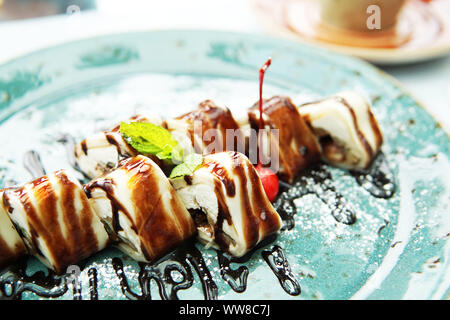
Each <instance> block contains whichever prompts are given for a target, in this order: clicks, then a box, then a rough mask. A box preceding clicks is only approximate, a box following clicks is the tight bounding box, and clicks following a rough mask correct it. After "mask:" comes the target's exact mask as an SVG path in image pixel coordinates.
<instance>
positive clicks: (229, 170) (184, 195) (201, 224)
mask: <svg viewBox="0 0 450 320" xmlns="http://www.w3.org/2000/svg"><path fill="white" fill-rule="evenodd" d="M171 181H172V184H173V186H174V187H175V189H176V190H177V194H178V196H179V197H180V198H181V200H182V201H183V203H184V205H185V206H186V208H188V210H189V211H190V212H191V214H192V215H193V217H194V221H195V222H196V225H197V229H198V236H199V239H200V240H201V241H202V242H204V243H206V244H207V246H212V247H215V248H219V249H221V250H223V251H225V252H228V253H229V254H231V255H233V256H236V257H240V256H243V255H244V254H245V253H247V252H248V251H249V250H250V249H252V248H253V247H255V246H256V245H257V244H258V243H259V242H260V241H261V240H263V239H264V238H265V237H267V236H268V235H269V234H272V233H275V232H277V231H278V230H279V229H280V228H281V224H282V223H281V219H280V217H279V215H278V213H277V212H276V211H275V209H274V208H273V207H272V204H271V203H270V201H269V199H268V198H267V196H266V194H265V192H264V189H263V186H262V184H261V180H260V179H259V176H258V174H257V172H256V170H255V168H254V166H253V165H252V164H251V163H250V161H249V160H248V158H247V157H246V156H245V155H243V154H241V153H237V152H221V153H216V154H211V155H207V156H205V157H204V162H203V164H202V165H201V167H200V168H198V169H197V170H195V171H194V173H193V175H191V176H185V177H184V178H176V179H172V180H171Z"/></svg>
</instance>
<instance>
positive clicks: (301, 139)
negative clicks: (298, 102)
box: [248, 96, 320, 182]
mask: <svg viewBox="0 0 450 320" xmlns="http://www.w3.org/2000/svg"><path fill="white" fill-rule="evenodd" d="M248 116H249V122H250V126H251V127H252V129H254V130H256V131H258V129H259V118H260V116H259V109H258V104H257V103H256V104H255V105H253V107H252V108H251V109H250V110H249V113H248ZM263 121H264V125H265V127H266V128H267V127H269V128H270V129H278V130H279V141H278V150H277V152H278V154H279V160H280V170H279V176H280V178H281V179H282V180H284V181H286V182H292V181H293V180H294V178H295V177H296V176H297V175H298V173H299V172H301V171H302V170H304V169H305V168H307V167H308V166H309V165H311V164H312V163H315V162H316V161H317V160H318V159H319V157H320V152H319V145H318V144H317V141H316V138H315V137H314V135H313V133H312V132H311V130H310V128H309V127H308V126H307V124H306V122H305V121H304V120H303V118H302V117H301V115H300V113H299V112H298V110H297V106H295V105H294V104H293V103H292V101H291V99H289V98H288V97H280V96H274V97H272V98H270V99H265V100H264V101H263ZM260 148H261V146H260ZM262 148H264V150H266V151H265V152H264V154H268V152H267V149H268V148H269V147H268V146H262ZM271 151H272V150H271Z"/></svg>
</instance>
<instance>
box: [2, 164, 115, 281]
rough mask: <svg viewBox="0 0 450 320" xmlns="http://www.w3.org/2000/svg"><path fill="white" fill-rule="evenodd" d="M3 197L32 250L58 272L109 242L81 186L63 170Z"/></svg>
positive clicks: (10, 191)
mask: <svg viewBox="0 0 450 320" xmlns="http://www.w3.org/2000/svg"><path fill="white" fill-rule="evenodd" d="M4 200H5V201H4V202H5V204H6V207H7V208H8V211H9V212H10V217H11V219H12V221H13V223H14V225H15V226H16V228H17V229H19V230H20V231H21V235H22V237H23V239H24V241H25V243H26V244H27V246H28V249H29V251H30V252H31V253H32V254H34V255H36V256H37V257H38V258H39V259H40V260H41V261H42V262H43V263H44V264H46V265H47V266H48V267H50V268H52V269H54V270H55V271H56V272H57V273H61V272H63V271H64V270H65V268H66V267H67V266H69V265H71V264H76V263H77V262H79V261H81V260H83V259H85V258H87V257H88V256H90V255H92V254H93V253H95V252H97V251H99V250H101V249H103V248H104V247H105V246H106V244H107V242H108V236H107V234H106V232H105V230H104V228H103V225H102V224H101V222H100V221H99V219H98V218H97V217H96V216H95V214H94V212H93V210H92V209H91V207H90V206H89V204H88V200H87V197H86V195H85V193H84V192H83V190H82V188H81V185H80V184H79V182H78V181H77V180H76V179H74V178H73V177H70V176H69V175H68V174H67V172H65V171H63V170H61V171H57V172H55V173H53V174H49V175H47V176H44V177H41V178H39V179H36V180H34V181H32V182H30V183H27V184H25V185H24V186H23V187H21V188H18V189H15V190H7V191H6V192H5V195H4Z"/></svg>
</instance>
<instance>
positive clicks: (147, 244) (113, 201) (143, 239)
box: [84, 155, 196, 262]
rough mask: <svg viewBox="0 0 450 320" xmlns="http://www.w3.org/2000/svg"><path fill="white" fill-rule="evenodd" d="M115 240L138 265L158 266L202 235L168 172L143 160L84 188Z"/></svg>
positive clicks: (127, 161) (126, 162)
mask: <svg viewBox="0 0 450 320" xmlns="http://www.w3.org/2000/svg"><path fill="white" fill-rule="evenodd" d="M84 189H85V191H86V193H87V195H88V197H89V201H90V203H91V205H92V207H93V208H94V210H95V212H96V213H97V215H98V217H99V218H100V219H101V220H102V221H103V222H104V224H105V225H106V226H107V229H108V231H109V233H110V235H111V238H112V240H113V241H114V242H115V244H116V246H117V247H118V248H119V249H121V250H122V251H123V252H125V253H127V254H128V255H129V256H131V257H132V258H134V259H135V260H137V261H141V262H152V261H155V260H156V259H158V258H159V257H161V256H163V255H164V254H166V253H167V252H169V251H170V250H171V249H173V248H174V247H176V246H177V245H178V244H180V243H181V242H182V241H184V240H185V239H187V238H189V237H191V236H192V235H193V234H195V232H196V228H195V225H194V221H193V219H192V218H191V216H190V214H189V212H188V211H187V210H186V208H185V207H184V205H183V203H182V202H181V200H180V199H179V197H178V196H177V194H176V192H175V190H174V188H173V187H172V185H171V184H170V182H169V180H168V179H167V177H166V176H165V175H164V173H163V171H162V170H161V169H160V168H159V167H158V166H157V165H156V163H155V162H153V161H152V160H151V159H149V158H147V157H145V156H142V155H139V156H136V157H132V158H128V159H125V160H123V161H122V162H121V163H120V165H119V167H118V168H117V169H116V170H114V171H112V172H110V173H108V174H106V175H104V176H102V177H100V178H98V179H96V180H93V181H92V182H90V183H88V184H87V185H85V187H84Z"/></svg>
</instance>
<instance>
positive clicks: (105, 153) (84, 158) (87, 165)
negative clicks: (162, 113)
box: [74, 115, 162, 179]
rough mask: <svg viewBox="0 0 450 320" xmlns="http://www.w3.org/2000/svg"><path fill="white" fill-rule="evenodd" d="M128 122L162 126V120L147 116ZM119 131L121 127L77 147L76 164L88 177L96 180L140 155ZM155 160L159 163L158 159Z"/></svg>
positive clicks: (84, 141)
mask: <svg viewBox="0 0 450 320" xmlns="http://www.w3.org/2000/svg"><path fill="white" fill-rule="evenodd" d="M127 121H129V122H131V121H134V122H150V123H153V124H156V125H161V124H162V120H161V119H160V118H158V117H150V116H147V115H146V116H143V115H136V116H134V117H132V118H130V119H128V120H127ZM119 130H120V125H118V126H116V127H114V128H113V129H111V130H109V131H105V132H100V133H97V134H94V135H92V136H90V137H87V138H86V139H84V140H83V141H81V142H80V143H79V144H77V145H76V146H75V150H74V153H75V161H76V164H77V166H78V168H79V169H80V170H81V171H82V172H83V173H84V174H85V175H86V176H88V177H89V178H91V179H95V178H97V177H99V176H101V175H103V174H105V173H107V172H109V171H111V170H113V169H115V168H117V167H118V165H119V162H120V160H122V159H124V158H128V157H133V156H136V155H138V152H137V151H136V150H135V149H134V148H133V147H131V146H130V145H129V144H128V143H127V142H126V141H125V139H124V138H123V136H122V135H121V134H120V131H119ZM153 160H154V161H158V160H157V158H156V157H155V158H154V159H153ZM158 163H159V162H158Z"/></svg>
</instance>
